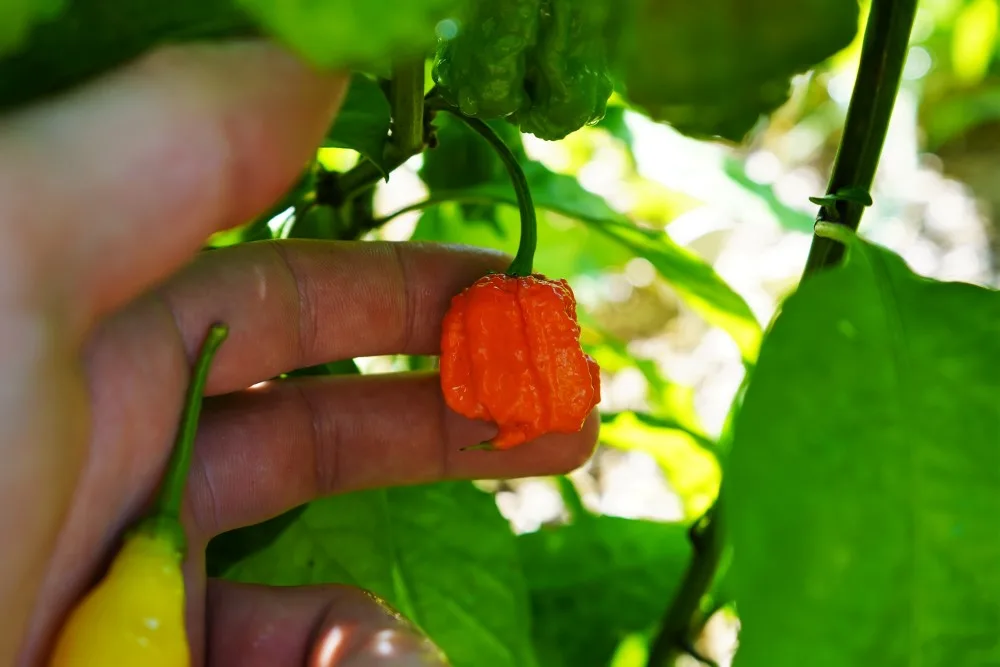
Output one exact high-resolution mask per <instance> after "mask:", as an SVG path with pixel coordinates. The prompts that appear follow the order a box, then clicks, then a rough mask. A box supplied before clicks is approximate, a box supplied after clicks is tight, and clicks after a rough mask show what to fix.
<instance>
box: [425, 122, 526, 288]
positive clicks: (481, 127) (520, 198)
mask: <svg viewBox="0 0 1000 667" xmlns="http://www.w3.org/2000/svg"><path fill="white" fill-rule="evenodd" d="M443 110H444V111H447V112H448V113H450V114H451V115H453V116H455V118H458V119H459V120H461V121H462V122H463V123H465V124H466V125H468V126H469V128H470V129H472V130H473V131H475V132H476V133H477V134H478V135H479V136H481V137H482V138H483V139H485V140H486V141H487V142H488V143H489V144H490V146H492V147H493V149H494V150H495V151H496V153H497V155H498V156H499V157H500V161H501V162H503V166H504V168H505V169H506V170H507V174H508V175H509V176H510V181H511V184H512V185H513V186H514V194H515V195H516V196H517V208H518V210H519V211H520V214H521V240H520V242H519V243H518V246H517V254H516V255H515V256H514V261H512V262H511V263H510V266H509V267H508V268H507V271H506V273H507V274H508V275H511V276H530V275H531V273H532V265H533V263H534V260H535V248H536V247H537V246H538V220H537V219H536V217H535V204H534V202H532V200H531V189H530V188H529V187H528V179H527V178H525V176H524V170H523V169H521V165H520V163H518V161H517V158H516V157H514V154H513V153H512V152H511V150H510V148H509V147H508V146H507V144H505V143H504V141H503V139H501V138H500V136H499V135H498V134H497V133H496V132H494V131H493V128H491V127H490V126H489V125H487V124H486V123H484V122H483V121H481V120H479V119H478V118H470V117H469V116H466V115H465V114H463V113H462V112H461V111H459V110H458V109H455V108H454V107H450V106H448V107H444V108H443Z"/></svg>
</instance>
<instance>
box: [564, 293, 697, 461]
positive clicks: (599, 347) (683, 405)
mask: <svg viewBox="0 0 1000 667" xmlns="http://www.w3.org/2000/svg"><path fill="white" fill-rule="evenodd" d="M587 319H588V318H587V315H586V312H583V313H581V314H580V321H581V322H585V321H586V320H587ZM584 347H585V349H586V350H587V353H588V354H590V355H591V356H592V357H594V359H595V360H596V361H597V363H598V365H599V366H600V367H601V369H602V370H604V371H607V372H608V373H616V372H619V371H621V370H623V369H625V368H635V369H637V370H638V371H639V372H640V373H642V376H643V379H645V380H646V383H647V384H648V385H649V386H648V389H647V395H646V402H647V403H648V404H649V405H650V408H651V409H652V411H653V412H654V413H655V414H661V415H670V419H671V420H672V421H673V422H674V423H676V424H677V427H678V428H680V429H682V430H686V431H689V432H691V433H692V434H693V435H696V436H697V437H698V438H699V439H702V440H704V441H705V442H707V443H711V438H709V437H708V436H707V435H706V434H705V430H704V428H703V427H702V425H701V420H700V419H699V417H698V413H697V411H696V410H695V407H694V388H693V387H687V386H683V385H679V384H676V383H674V382H671V381H670V380H668V379H667V378H665V377H664V376H663V373H661V372H660V369H659V367H658V366H657V364H656V362H655V361H653V360H652V359H640V358H636V357H635V356H633V355H632V354H630V353H629V351H628V348H627V347H626V345H625V344H624V343H622V342H621V341H619V340H616V339H614V338H613V337H611V336H608V335H603V336H602V338H601V343H599V344H585V345H584ZM709 446H710V448H711V447H712V445H709Z"/></svg>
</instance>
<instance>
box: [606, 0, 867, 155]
mask: <svg viewBox="0 0 1000 667" xmlns="http://www.w3.org/2000/svg"><path fill="white" fill-rule="evenodd" d="M626 4H628V3H626ZM630 8H631V11H632V12H633V13H632V14H631V16H630V17H629V20H628V21H626V27H625V34H624V40H623V41H622V43H621V46H620V47H619V49H620V55H619V58H618V60H619V63H620V76H621V78H622V82H623V84H624V91H623V95H624V97H625V98H627V99H628V100H629V102H630V103H632V104H633V105H636V106H637V107H639V108H641V109H642V110H643V111H645V112H647V113H648V114H650V116H651V117H652V118H654V119H655V120H660V121H666V122H668V123H670V124H672V125H674V126H675V127H676V128H677V129H678V130H679V131H681V132H684V133H686V134H689V135H692V136H696V137H711V136H720V137H723V138H725V139H729V140H732V141H740V140H741V139H742V138H743V136H744V135H745V134H746V133H747V132H748V131H749V130H750V129H751V128H752V127H753V125H754V124H755V123H756V122H757V120H758V119H759V117H760V116H761V115H762V114H768V113H770V112H772V111H773V110H775V109H777V108H778V107H779V106H780V105H781V104H783V103H784V102H785V101H786V100H787V98H788V90H789V84H790V80H791V78H792V76H794V75H795V74H797V73H799V72H803V71H806V70H808V69H809V68H811V67H813V66H814V65H816V64H818V63H820V62H822V61H823V60H825V59H826V58H828V57H830V56H831V55H833V54H835V53H836V52H837V51H839V50H840V49H843V48H845V47H846V46H848V45H849V44H850V43H851V41H852V40H853V39H854V36H855V34H856V33H857V29H858V13H859V8H858V3H857V0H710V1H707V2H682V1H680V0H637V2H635V3H634V5H630ZM692 54H697V56H695V57H692Z"/></svg>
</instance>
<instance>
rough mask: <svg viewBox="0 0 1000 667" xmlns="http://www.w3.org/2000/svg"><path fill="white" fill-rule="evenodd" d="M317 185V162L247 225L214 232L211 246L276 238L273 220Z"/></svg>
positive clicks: (297, 203) (304, 198) (305, 196)
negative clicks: (272, 226) (271, 224)
mask: <svg viewBox="0 0 1000 667" xmlns="http://www.w3.org/2000/svg"><path fill="white" fill-rule="evenodd" d="M315 186H316V169H315V164H310V165H309V166H308V167H306V169H305V170H303V172H302V173H301V174H300V175H299V178H298V180H296V181H295V184H294V185H292V187H290V188H289V189H288V191H287V192H285V194H284V195H282V197H281V199H279V200H278V201H276V202H275V203H274V204H273V205H272V206H271V207H270V208H269V209H267V210H266V211H264V212H263V213H261V214H260V215H258V216H257V217H256V218H255V219H254V220H251V221H250V222H248V223H247V224H245V225H241V226H239V227H234V228H233V229H226V230H223V231H221V232H217V233H215V234H213V235H212V236H211V237H210V238H209V240H208V245H209V247H212V248H223V247H226V246H230V245H236V244H238V243H250V242H252V241H265V240H268V239H272V238H276V237H277V236H278V235H276V234H275V233H274V232H273V231H272V230H271V227H270V222H271V220H272V219H274V218H275V217H276V216H278V215H280V214H281V213H283V212H285V211H287V210H288V209H290V208H297V207H299V206H301V205H302V203H303V201H305V200H306V199H307V198H309V197H310V196H311V195H312V192H313V189H314V188H315Z"/></svg>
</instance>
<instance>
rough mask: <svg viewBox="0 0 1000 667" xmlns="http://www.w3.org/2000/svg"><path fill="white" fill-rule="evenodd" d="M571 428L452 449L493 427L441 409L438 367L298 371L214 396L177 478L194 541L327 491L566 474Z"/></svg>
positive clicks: (589, 430) (573, 446)
mask: <svg viewBox="0 0 1000 667" xmlns="http://www.w3.org/2000/svg"><path fill="white" fill-rule="evenodd" d="M598 423H599V420H598V418H597V413H596V412H594V413H592V414H591V415H590V418H589V419H588V420H587V422H586V423H585V424H584V427H583V429H582V430H581V431H580V432H579V433H573V434H552V435H547V436H543V437H541V438H538V439H537V440H535V441H533V442H530V443H526V444H524V445H521V446H519V447H516V448H513V449H510V450H506V451H476V450H472V451H461V450H462V448H464V447H469V446H472V445H477V444H479V443H481V442H483V441H485V440H487V439H489V438H490V437H492V436H493V435H494V434H495V433H496V427H495V426H493V425H491V424H487V423H485V422H478V421H472V420H469V419H466V418H464V417H461V416H459V415H457V414H455V413H454V412H452V411H451V410H449V409H448V408H447V406H446V405H445V403H444V398H443V396H442V394H441V388H440V380H439V377H438V375H437V373H412V374H411V373H404V374H398V375H395V374H394V375H370V376H361V377H349V376H340V377H331V378H301V379H295V380H288V381H283V382H277V383H273V384H271V385H269V386H266V387H263V388H259V389H254V390H251V391H248V392H241V393H239V394H234V395H229V396H223V397H219V398H217V399H213V400H212V401H211V402H209V403H208V404H207V405H206V409H205V411H204V412H203V413H202V422H201V430H200V434H199V438H198V446H197V449H196V452H197V454H196V458H195V461H194V462H193V466H192V473H191V478H190V480H189V484H188V491H189V499H190V503H189V505H190V508H191V513H192V519H193V522H194V524H193V526H192V529H193V530H194V531H195V532H196V533H197V534H198V535H199V536H200V537H201V538H203V539H208V538H211V537H213V536H214V535H217V534H218V533H221V532H224V531H227V530H231V529H233V528H238V527H240V526H244V525H249V524H253V523H258V522H260V521H264V520H266V519H268V518H271V517H272V516H275V515H277V514H280V513H282V512H284V511H286V510H289V509H291V508H293V507H295V506H297V505H299V504H301V503H304V502H308V501H309V500H312V499H314V498H318V497H322V496H327V495H330V494H333V493H343V492H347V491H358V490H363V489H373V488H379V487H385V486H397V485H405V484H420V483H429V482H435V481H440V480H450V479H485V478H511V477H526V476H536V475H546V474H559V473H565V472H569V471H571V470H574V469H576V468H578V467H579V466H581V465H582V464H583V463H584V462H585V461H586V460H587V459H588V458H589V457H590V455H591V453H592V451H593V448H594V445H595V444H596V441H597V432H598Z"/></svg>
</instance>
